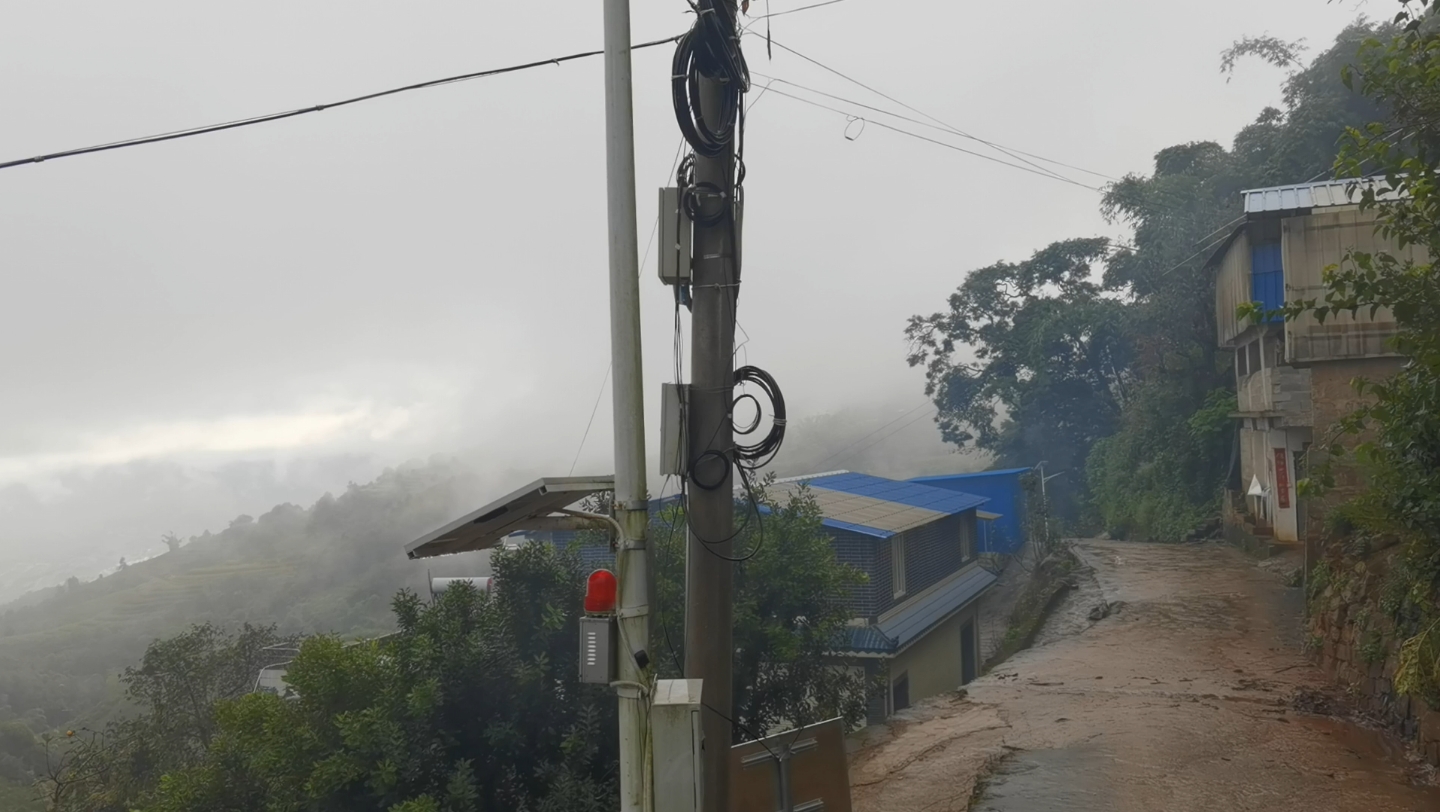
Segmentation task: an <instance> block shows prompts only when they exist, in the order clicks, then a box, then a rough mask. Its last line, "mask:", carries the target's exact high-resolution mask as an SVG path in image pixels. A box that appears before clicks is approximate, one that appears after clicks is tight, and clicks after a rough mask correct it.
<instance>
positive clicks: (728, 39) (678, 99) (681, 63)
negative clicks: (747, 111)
mask: <svg viewBox="0 0 1440 812" xmlns="http://www.w3.org/2000/svg"><path fill="white" fill-rule="evenodd" d="M735 14H736V12H735V9H734V8H733V7H732V6H731V5H730V3H728V2H726V0H699V4H698V5H696V6H695V24H694V25H693V26H691V28H690V30H689V31H686V32H685V33H684V34H682V35H681V36H680V37H679V38H678V39H677V41H676V45H675V56H674V58H673V60H672V61H671V66H670V67H671V70H670V87H671V97H672V101H673V103H674V106H675V120H676V122H677V123H678V124H679V125H680V132H681V133H682V134H683V135H684V136H685V140H686V141H688V142H690V148H691V149H693V150H695V152H696V154H698V155H702V156H704V157H706V158H714V157H717V156H719V155H721V154H722V153H724V152H725V150H726V149H728V148H729V147H730V145H731V143H732V142H733V141H734V139H735V131H736V128H737V127H738V126H739V121H740V112H741V111H740V107H741V98H742V97H743V96H744V94H745V92H746V91H747V90H749V89H750V69H749V68H748V67H747V66H746V64H745V54H744V52H743V51H742V50H741V49H740V35H739V29H738V28H737V19H736V17H735ZM702 78H703V79H709V80H712V81H715V82H719V83H720V84H721V86H722V88H723V90H722V94H723V95H722V99H721V104H720V109H719V110H718V111H713V110H712V111H710V112H709V114H708V115H707V113H706V111H705V110H704V109H703V106H702V105H701V103H700V80H701V79H702Z"/></svg>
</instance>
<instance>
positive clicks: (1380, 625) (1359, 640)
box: [1310, 554, 1440, 766]
mask: <svg viewBox="0 0 1440 812" xmlns="http://www.w3.org/2000/svg"><path fill="white" fill-rule="evenodd" d="M1388 563H1389V556H1388V555H1384V554H1381V555H1377V556H1374V557H1372V558H1371V559H1370V560H1369V561H1336V560H1333V559H1332V560H1331V561H1330V562H1329V564H1328V566H1329V567H1330V568H1331V569H1332V571H1333V573H1334V575H1333V576H1332V578H1331V582H1330V584H1329V585H1328V586H1326V588H1325V589H1324V590H1323V591H1322V592H1321V593H1320V594H1318V595H1316V596H1315V600H1313V601H1312V603H1311V606H1312V607H1313V610H1312V611H1313V616H1312V617H1311V619H1310V631H1311V634H1312V635H1313V636H1312V638H1311V643H1312V645H1315V646H1316V647H1317V653H1318V655H1319V658H1320V665H1321V667H1323V668H1324V669H1325V671H1326V673H1327V674H1329V675H1330V677H1331V678H1332V679H1333V680H1335V682H1336V683H1338V684H1340V685H1342V686H1344V687H1345V689H1346V690H1347V691H1348V692H1349V693H1350V694H1351V696H1352V697H1353V698H1354V699H1356V700H1357V701H1358V702H1359V703H1361V705H1362V706H1363V707H1364V708H1365V710H1366V711H1368V712H1369V713H1370V714H1371V715H1372V716H1373V717H1374V718H1375V719H1376V720H1377V721H1379V722H1380V723H1382V724H1383V725H1385V726H1386V727H1387V728H1389V729H1390V730H1391V731H1392V732H1394V733H1396V734H1398V735H1400V736H1401V737H1402V738H1405V739H1407V740H1409V741H1411V742H1413V743H1414V745H1415V747H1416V749H1417V750H1418V751H1419V752H1420V753H1421V754H1422V755H1423V756H1424V757H1425V759H1426V760H1427V761H1429V762H1430V763H1431V764H1434V765H1436V766H1440V709H1435V708H1431V707H1430V706H1429V705H1428V704H1426V702H1425V701H1424V700H1423V699H1420V698H1418V697H1409V696H1404V695H1401V694H1397V693H1396V692H1395V685H1394V680H1395V670H1396V667H1397V666H1398V660H1397V656H1396V652H1397V651H1398V649H1399V647H1400V643H1401V642H1402V640H1401V639H1400V636H1398V635H1396V634H1395V628H1394V624H1393V623H1392V622H1391V620H1390V618H1388V617H1385V616H1384V614H1383V613H1382V612H1381V611H1380V610H1379V609H1378V608H1370V607H1375V606H1377V605H1378V602H1379V596H1380V590H1381V584H1382V583H1383V580H1384V578H1383V575H1384V571H1385V567H1386V566H1387V565H1388Z"/></svg>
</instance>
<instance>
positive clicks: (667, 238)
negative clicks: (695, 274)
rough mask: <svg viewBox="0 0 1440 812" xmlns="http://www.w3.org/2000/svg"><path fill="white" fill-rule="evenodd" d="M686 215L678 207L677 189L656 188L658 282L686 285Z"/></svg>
mask: <svg viewBox="0 0 1440 812" xmlns="http://www.w3.org/2000/svg"><path fill="white" fill-rule="evenodd" d="M690 230H691V229H690V217H689V215H687V214H686V213H685V210H684V209H683V208H681V206H680V190H679V189H677V188H675V187H674V186H668V187H665V188H663V189H661V190H660V235H659V237H660V261H659V263H658V265H659V267H660V281H661V282H664V283H665V284H667V285H688V284H690V252H691V244H690Z"/></svg>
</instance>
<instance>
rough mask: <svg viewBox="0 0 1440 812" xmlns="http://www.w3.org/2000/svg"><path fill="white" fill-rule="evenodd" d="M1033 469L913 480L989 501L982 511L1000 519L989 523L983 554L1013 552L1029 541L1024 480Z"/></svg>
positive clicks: (1014, 469) (982, 548)
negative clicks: (1022, 477)
mask: <svg viewBox="0 0 1440 812" xmlns="http://www.w3.org/2000/svg"><path fill="white" fill-rule="evenodd" d="M1029 470H1030V469H1028V468H1010V469H1006V470H1003V471H983V472H981V473H978V474H954V475H950V476H927V477H919V478H917V479H914V480H912V481H913V482H918V483H920V484H922V485H929V486H931V487H936V488H945V489H947V490H952V491H959V492H961V493H971V494H975V495H976V496H983V497H985V498H987V499H989V500H990V501H988V502H986V503H985V506H984V507H982V508H980V509H981V510H984V511H987V512H989V513H998V514H1000V518H998V519H996V520H995V521H993V522H989V525H990V527H989V533H988V538H986V539H985V542H984V543H983V544H982V545H981V551H982V552H987V553H1013V552H1014V551H1015V550H1017V549H1019V547H1020V544H1021V543H1022V542H1023V541H1024V538H1025V530H1024V528H1025V491H1024V489H1023V488H1021V487H1020V477H1021V475H1023V474H1024V473H1025V472H1027V471H1029Z"/></svg>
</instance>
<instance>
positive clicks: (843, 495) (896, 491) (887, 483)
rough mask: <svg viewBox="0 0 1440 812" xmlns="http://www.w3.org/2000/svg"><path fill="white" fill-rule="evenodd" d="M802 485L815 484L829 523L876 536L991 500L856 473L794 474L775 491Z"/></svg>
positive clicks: (822, 513)
mask: <svg viewBox="0 0 1440 812" xmlns="http://www.w3.org/2000/svg"><path fill="white" fill-rule="evenodd" d="M777 484H778V483H777ZM802 485H808V486H809V488H810V493H811V495H813V496H814V498H815V504H816V507H818V508H819V509H820V516H821V518H822V521H823V524H824V525H825V526H826V527H831V528H835V529H838V530H850V531H853V532H856V533H862V534H864V535H867V536H873V537H875V538H889V537H890V536H893V535H895V534H896V533H903V532H905V531H906V530H910V529H913V528H916V527H920V526H922V525H926V524H929V523H931V522H934V521H937V520H939V519H943V518H945V517H946V516H952V515H954V514H956V513H963V512H964V511H967V510H970V509H971V508H974V507H976V506H978V505H982V504H984V503H985V502H988V501H989V500H988V499H986V498H984V497H980V496H975V495H973V494H968V493H958V492H956V491H951V490H945V489H943V488H936V487H933V486H929V485H922V484H917V483H913V482H899V481H896V480H893V479H884V478H881V477H875V476H869V475H867V474H853V473H844V474H817V475H814V476H811V477H794V478H792V479H791V480H790V481H788V482H786V483H784V484H783V485H779V487H773V488H772V493H774V494H780V493H789V492H792V491H793V490H794V489H796V488H799V487H801V486H802Z"/></svg>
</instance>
